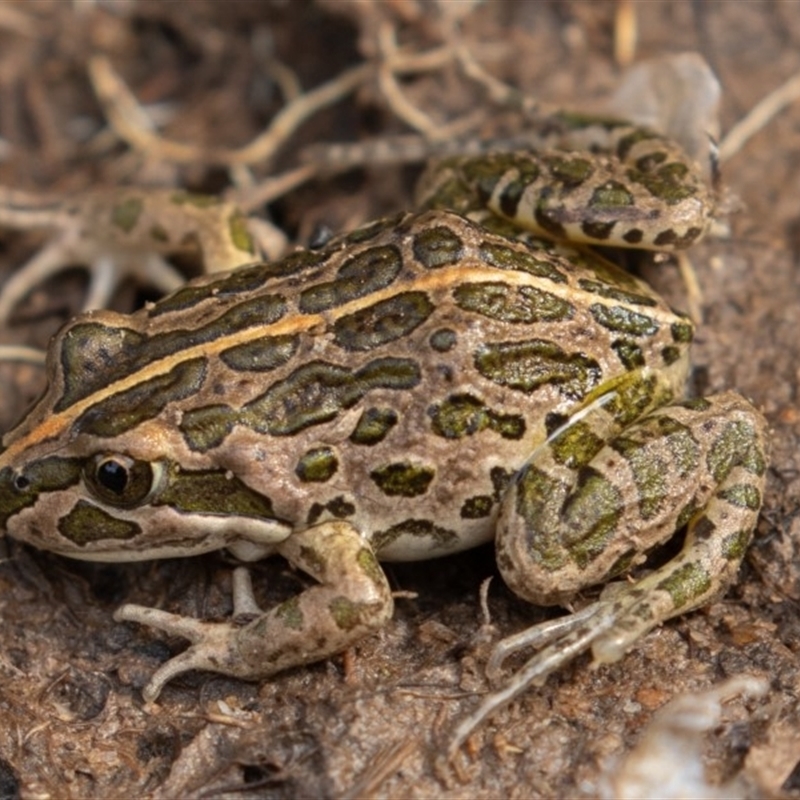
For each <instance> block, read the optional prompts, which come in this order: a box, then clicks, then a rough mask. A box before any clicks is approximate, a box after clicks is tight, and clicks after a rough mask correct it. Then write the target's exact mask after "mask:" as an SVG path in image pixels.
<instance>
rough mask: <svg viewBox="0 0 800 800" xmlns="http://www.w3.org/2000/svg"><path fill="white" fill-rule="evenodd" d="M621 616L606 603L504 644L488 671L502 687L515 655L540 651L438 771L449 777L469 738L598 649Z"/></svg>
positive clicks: (470, 720) (474, 721)
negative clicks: (450, 765) (450, 766)
mask: <svg viewBox="0 0 800 800" xmlns="http://www.w3.org/2000/svg"><path fill="white" fill-rule="evenodd" d="M618 615H619V607H618V605H617V603H615V602H613V601H609V600H605V599H601V600H599V601H598V602H596V603H593V604H591V605H589V606H587V607H586V608H584V609H582V610H581V611H578V612H576V613H574V614H570V615H568V616H566V617H560V618H558V619H555V620H550V621H548V622H543V623H540V624H539V625H534V626H533V627H531V628H528V629H527V630H524V631H521V632H520V633H518V634H515V635H514V636H509V637H507V638H505V639H502V640H501V641H499V642H498V643H497V644H496V645H495V647H494V650H493V651H492V655H491V657H490V658H489V661H488V663H487V666H486V673H487V676H488V677H489V679H490V681H492V683H497V682H498V679H499V676H500V672H501V670H502V665H503V662H504V661H505V660H506V658H508V656H510V655H511V654H512V653H514V652H516V651H517V650H520V649H522V648H523V647H536V648H540V649H539V650H538V652H537V653H536V654H535V655H534V656H533V657H532V658H530V659H529V660H528V661H527V663H526V664H525V665H524V666H523V667H521V668H520V669H519V670H518V671H517V672H515V673H514V674H513V675H512V677H511V678H510V679H509V680H508V681H506V683H505V684H504V685H502V686H501V687H500V688H498V689H494V690H492V691H490V692H489V693H488V694H487V695H486V696H485V697H484V698H483V701H482V702H481V704H480V705H479V706H478V707H477V708H476V709H475V710H474V711H473V712H472V713H471V714H470V715H469V716H467V717H465V718H464V719H462V720H461V721H460V722H459V723H458V725H457V726H456V728H455V729H454V731H453V734H452V737H451V739H450V741H449V743H448V745H447V748H446V749H445V751H444V753H443V755H442V756H440V763H437V770H438V771H439V772H446V770H447V766H446V765H447V764H448V763H450V762H452V761H453V759H454V758H455V756H456V754H457V752H458V749H459V748H460V747H461V745H462V744H463V743H464V742H465V741H466V739H467V737H468V736H470V734H471V733H472V732H473V731H474V730H475V729H476V728H477V727H478V726H479V725H480V724H481V723H482V722H483V721H484V720H485V719H486V718H487V717H489V716H491V715H492V714H493V713H494V712H495V711H497V710H499V709H501V708H503V707H504V706H505V705H507V704H508V703H510V702H511V701H512V700H513V699H514V698H515V697H517V696H518V695H520V694H522V693H523V692H524V691H526V690H527V689H528V688H530V687H531V686H541V685H542V684H544V682H545V681H546V680H547V678H548V677H549V676H550V675H551V674H552V673H553V672H556V671H557V670H559V669H560V668H561V667H563V666H564V665H565V664H567V663H568V662H569V661H572V660H573V659H574V658H576V657H577V656H579V655H580V654H581V653H584V652H586V651H587V650H589V649H590V648H592V647H593V646H594V644H595V643H596V642H597V641H598V640H599V639H601V637H602V636H603V634H606V633H608V632H610V631H612V630H613V629H614V628H616V627H617V626H618V625H619V616H618Z"/></svg>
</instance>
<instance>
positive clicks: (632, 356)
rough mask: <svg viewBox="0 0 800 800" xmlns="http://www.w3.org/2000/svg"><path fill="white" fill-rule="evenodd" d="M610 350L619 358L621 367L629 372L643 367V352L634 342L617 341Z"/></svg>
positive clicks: (626, 340)
mask: <svg viewBox="0 0 800 800" xmlns="http://www.w3.org/2000/svg"><path fill="white" fill-rule="evenodd" d="M611 348H612V350H614V352H615V353H616V354H617V356H618V357H619V360H620V362H621V363H622V366H624V367H625V369H626V370H628V371H629V372H631V371H633V370H635V369H639V368H640V367H643V366H644V351H643V350H642V348H641V347H639V345H638V344H636V342H632V341H630V340H628V339H617V340H616V341H614V342H612V343H611Z"/></svg>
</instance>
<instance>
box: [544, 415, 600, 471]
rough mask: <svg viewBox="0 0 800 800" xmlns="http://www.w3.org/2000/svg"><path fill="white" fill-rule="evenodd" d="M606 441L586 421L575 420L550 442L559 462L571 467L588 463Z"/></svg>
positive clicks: (575, 467) (555, 457)
mask: <svg viewBox="0 0 800 800" xmlns="http://www.w3.org/2000/svg"><path fill="white" fill-rule="evenodd" d="M604 444H605V442H604V441H603V439H601V438H600V437H599V436H597V435H596V434H595V433H594V431H593V430H592V428H591V426H590V425H588V424H587V423H586V422H581V421H579V422H573V423H572V424H571V425H569V427H567V428H565V429H564V430H563V431H562V432H561V433H560V434H559V435H558V436H556V437H555V438H554V439H553V440H552V441H551V442H550V450H551V451H552V453H553V458H554V459H555V460H556V462H557V463H559V464H563V465H564V466H565V467H569V468H570V469H577V468H578V467H583V466H585V465H586V464H588V463H589V462H590V461H591V460H592V459H593V458H594V457H595V456H596V455H597V454H598V453H599V452H600V450H601V449H602V448H603V445H604Z"/></svg>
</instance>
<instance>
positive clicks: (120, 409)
mask: <svg viewBox="0 0 800 800" xmlns="http://www.w3.org/2000/svg"><path fill="white" fill-rule="evenodd" d="M205 376H206V360H205V359H204V358H195V359H192V360H191V361H185V362H183V363H182V364H178V365H177V366H175V367H174V368H173V369H171V370H170V371H169V372H168V373H166V374H165V375H159V376H157V377H155V378H151V379H150V380H147V381H142V382H141V383H139V384H138V385H136V386H134V387H133V388H131V389H127V390H125V391H121V392H117V393H116V394H112V395H110V396H108V397H106V398H105V399H103V400H100V401H99V402H97V403H95V404H94V405H93V406H91V407H90V408H88V409H87V410H86V411H84V412H83V414H81V415H80V416H79V417H78V418H77V419H76V420H75V422H74V424H73V430H74V432H75V433H86V434H92V435H94V436H102V437H109V438H110V437H112V436H118V435H119V434H121V433H124V432H125V431H129V430H131V429H132V428H135V427H136V426H137V425H140V424H141V423H142V422H146V421H147V420H151V419H153V418H154V417H156V416H158V415H159V414H160V413H161V412H162V411H163V410H164V409H165V408H166V407H167V405H169V404H170V403H174V402H177V401H178V400H183V399H185V398H187V397H191V396H192V395H193V394H196V393H197V392H198V391H200V388H201V387H202V385H203V381H204V380H205Z"/></svg>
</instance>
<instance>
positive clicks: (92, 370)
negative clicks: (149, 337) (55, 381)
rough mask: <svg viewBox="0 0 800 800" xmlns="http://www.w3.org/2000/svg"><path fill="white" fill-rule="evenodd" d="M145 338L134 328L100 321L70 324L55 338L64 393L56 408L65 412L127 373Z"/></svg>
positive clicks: (55, 409)
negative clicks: (129, 364)
mask: <svg viewBox="0 0 800 800" xmlns="http://www.w3.org/2000/svg"><path fill="white" fill-rule="evenodd" d="M144 341H145V337H144V336H142V335H141V334H140V333H137V332H136V331H133V330H131V329H130V328H121V327H120V328H116V327H112V326H111V325H103V324H100V323H96V322H85V323H84V322H78V323H76V324H72V325H69V326H67V327H66V328H65V329H64V330H63V331H62V332H61V333H60V334H59V335H58V338H57V339H56V340H55V343H54V348H53V351H52V352H55V353H57V363H58V365H59V375H60V376H61V379H62V381H63V384H64V389H63V392H62V393H61V397H60V398H59V400H58V402H57V403H56V404H55V406H54V407H53V410H54V411H56V412H58V411H63V410H64V409H65V408H69V407H70V406H71V405H73V404H74V403H76V402H78V401H79V400H83V399H84V398H85V397H89V395H91V394H93V393H94V392H96V391H98V390H100V389H103V388H105V387H107V386H108V385H109V384H110V383H113V382H114V380H115V379H116V378H118V377H121V376H122V375H124V374H125V372H126V371H127V370H126V366H125V365H127V364H128V363H130V361H131V360H132V359H133V358H135V357H136V355H137V354H138V353H139V352H140V348H141V347H142V344H143V342H144Z"/></svg>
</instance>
